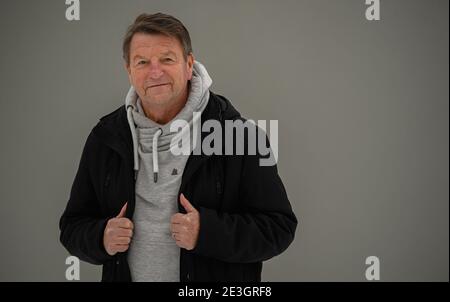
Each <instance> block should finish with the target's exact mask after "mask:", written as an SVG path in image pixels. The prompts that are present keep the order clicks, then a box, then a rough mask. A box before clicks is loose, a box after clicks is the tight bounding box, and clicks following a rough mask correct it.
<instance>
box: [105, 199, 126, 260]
mask: <svg viewBox="0 0 450 302" xmlns="http://www.w3.org/2000/svg"><path fill="white" fill-rule="evenodd" d="M127 204H128V203H125V205H124V206H123V207H122V209H121V210H120V213H119V215H117V216H116V217H115V218H111V219H110V220H108V223H107V224H106V227H105V231H104V233H103V245H104V246H105V250H106V252H107V253H108V254H109V255H111V256H114V255H115V254H116V253H118V252H125V251H126V250H128V248H129V246H130V242H131V237H133V227H134V226H133V222H131V220H130V219H128V218H126V217H125V212H126V210H127Z"/></svg>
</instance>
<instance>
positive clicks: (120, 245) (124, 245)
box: [114, 244, 130, 252]
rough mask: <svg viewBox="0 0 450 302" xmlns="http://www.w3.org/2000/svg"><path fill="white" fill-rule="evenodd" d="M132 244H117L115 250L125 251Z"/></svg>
mask: <svg viewBox="0 0 450 302" xmlns="http://www.w3.org/2000/svg"><path fill="white" fill-rule="evenodd" d="M129 247H130V246H129V245H128V244H116V245H115V246H114V250H115V251H117V252H125V251H127V250H128V248H129Z"/></svg>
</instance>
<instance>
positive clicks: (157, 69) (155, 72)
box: [149, 63, 164, 80]
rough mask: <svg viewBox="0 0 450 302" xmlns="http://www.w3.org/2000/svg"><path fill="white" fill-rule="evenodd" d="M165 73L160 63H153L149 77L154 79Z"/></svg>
mask: <svg viewBox="0 0 450 302" xmlns="http://www.w3.org/2000/svg"><path fill="white" fill-rule="evenodd" d="M163 74H164V71H163V70H162V69H161V66H160V65H159V64H158V63H151V64H150V70H149V77H150V78H151V79H153V80H157V79H159V78H160V77H162V75H163Z"/></svg>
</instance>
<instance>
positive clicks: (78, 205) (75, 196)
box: [59, 133, 112, 264]
mask: <svg viewBox="0 0 450 302" xmlns="http://www.w3.org/2000/svg"><path fill="white" fill-rule="evenodd" d="M95 149H96V142H95V137H94V135H93V134H92V133H91V134H90V135H89V137H88V139H87V141H86V144H85V146H84V150H83V153H82V156H81V160H80V164H79V167H78V171H77V173H76V176H75V180H74V182H73V185H72V189H71V192H70V197H69V201H68V203H67V206H66V209H65V211H64V213H63V214H62V216H61V219H60V221H59V228H60V231H61V233H60V241H61V243H62V244H63V245H64V247H65V248H66V249H67V250H68V251H69V253H70V254H71V255H74V256H77V257H78V258H80V259H81V260H83V261H86V262H89V263H92V264H103V263H104V262H105V261H107V260H109V259H112V256H110V255H108V254H107V253H106V251H105V249H104V247H103V232H104V229H105V226H106V223H107V221H108V218H102V217H101V215H100V214H101V213H100V206H99V202H98V199H97V195H96V194H95V190H94V187H93V182H92V173H90V169H91V168H92V167H90V165H92V164H93V163H94V161H93V156H94V154H95V151H96V150H95Z"/></svg>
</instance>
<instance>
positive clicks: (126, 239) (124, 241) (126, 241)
mask: <svg viewBox="0 0 450 302" xmlns="http://www.w3.org/2000/svg"><path fill="white" fill-rule="evenodd" d="M130 242H131V238H130V237H116V238H114V242H113V244H116V245H125V244H130Z"/></svg>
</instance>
